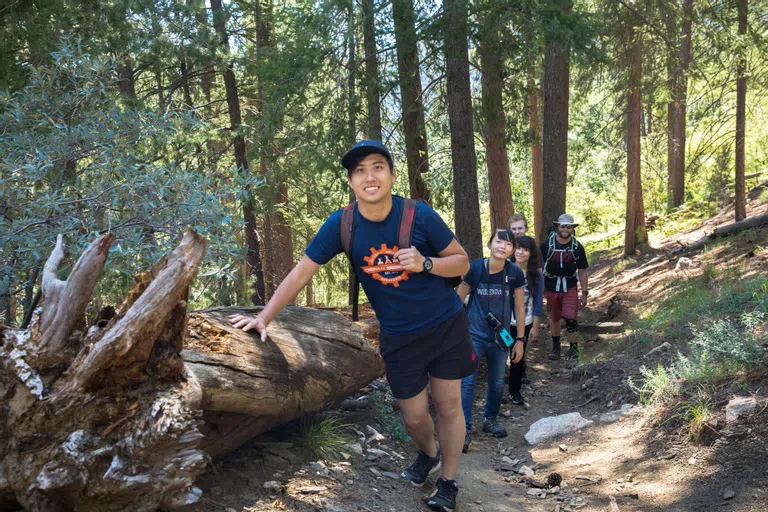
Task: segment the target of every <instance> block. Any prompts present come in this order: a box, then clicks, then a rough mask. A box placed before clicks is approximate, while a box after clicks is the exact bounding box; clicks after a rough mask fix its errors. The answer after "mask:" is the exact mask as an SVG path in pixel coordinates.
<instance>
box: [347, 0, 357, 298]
mask: <svg viewBox="0 0 768 512" xmlns="http://www.w3.org/2000/svg"><path fill="white" fill-rule="evenodd" d="M347 7H348V9H349V11H348V13H347V43H346V44H347V55H348V57H347V69H348V72H349V74H348V75H347V147H348V148H351V147H352V146H354V145H355V142H357V123H355V120H356V118H357V109H356V106H355V89H356V82H355V72H356V70H357V39H356V37H355V35H356V34H355V3H354V1H352V0H350V1H349V4H348V5H347ZM349 199H350V201H355V200H356V198H355V193H354V191H352V190H351V189H350V191H349ZM348 275H349V279H348V281H347V283H348V284H347V293H348V295H349V305H350V306H355V305H356V302H358V298H357V297H355V292H356V291H357V290H356V285H355V283H356V279H355V269H354V268H353V267H352V265H351V264H350V265H349V270H348Z"/></svg>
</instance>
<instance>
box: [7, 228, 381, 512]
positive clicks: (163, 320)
mask: <svg viewBox="0 0 768 512" xmlns="http://www.w3.org/2000/svg"><path fill="white" fill-rule="evenodd" d="M113 242H114V236H113V235H109V234H108V235H103V236H102V237H100V238H99V239H97V240H96V241H95V242H93V243H92V244H91V245H90V247H88V249H86V251H85V252H84V253H83V254H82V255H81V257H80V259H79V260H78V261H77V263H76V264H75V266H74V268H73V270H72V272H71V274H70V276H69V277H68V279H67V280H66V281H60V280H59V279H57V277H56V270H57V268H58V266H59V264H60V263H61V260H62V259H63V257H64V250H63V244H62V241H61V237H59V239H58V240H57V244H56V248H55V249H54V251H53V253H52V254H51V257H50V258H49V259H48V262H47V263H46V265H45V270H44V275H43V283H42V292H43V303H42V307H41V308H38V310H37V311H36V312H35V315H34V317H33V320H32V322H31V323H30V325H29V327H28V328H27V329H25V330H12V329H6V330H4V331H0V339H1V340H2V346H0V399H1V400H2V402H1V403H0V419H1V420H2V421H0V510H4V509H5V508H10V507H13V506H18V505H21V506H23V507H24V508H25V509H27V510H30V511H45V512H58V511H69V510H75V511H86V512H90V511H100V512H101V511H143V510H146V511H150V510H157V509H158V508H159V509H173V508H176V507H179V506H182V505H185V504H189V503H193V502H195V501H197V500H198V499H199V497H200V495H201V491H200V490H199V489H197V488H196V487H194V481H195V478H196V477H197V475H198V474H199V473H200V472H202V470H203V469H204V468H205V464H206V460H207V458H208V457H209V456H210V457H218V456H221V455H224V454H226V453H229V452H230V451H232V450H233V449H235V448H237V447H238V446H240V445H241V444H243V443H244V442H246V441H248V440H249V439H251V438H253V437H255V436H256V435H258V434H260V433H262V432H264V431H266V430H268V429H270V428H272V427H275V426H277V425H280V424H282V423H285V422H287V421H290V420H292V419H294V418H296V417H299V416H301V415H302V414H304V413H306V412H312V411H317V410H320V409H322V408H323V407H324V406H326V405H327V404H330V403H333V402H336V401H339V400H341V399H343V398H345V397H346V396H348V395H349V394H351V393H353V392H355V391H356V390H358V389H360V388H361V387H363V386H365V385H366V384H368V383H369V382H370V381H371V380H373V379H375V378H377V377H380V376H381V375H383V373H384V364H383V361H382V359H381V357H380V356H379V354H378V351H377V350H376V349H375V348H374V347H373V346H372V345H371V344H370V343H368V342H367V341H366V340H365V339H364V337H363V332H362V329H361V328H360V327H359V326H357V325H355V324H353V323H352V322H351V321H349V320H348V319H346V318H344V317H343V316H341V315H338V314H336V313H333V312H330V311H322V310H315V309H308V308H287V309H286V310H285V311H283V312H282V313H280V315H278V317H277V318H276V319H275V321H274V322H273V323H272V324H271V325H270V326H269V330H268V334H269V336H268V339H267V342H266V343H261V341H260V340H259V339H258V338H257V337H256V335H255V334H252V333H245V332H243V331H241V330H239V329H234V328H233V327H231V326H230V325H229V323H228V322H227V318H226V317H227V316H228V315H230V314H233V313H246V314H255V313H256V311H257V309H255V308H214V309H210V310H206V311H201V312H195V313H191V314H189V315H188V314H187V302H186V300H187V294H188V290H189V286H190V283H191V282H192V280H193V278H194V277H195V275H196V273H197V269H198V267H199V265H200V263H201V261H202V258H203V254H204V252H205V240H204V239H203V238H202V237H201V236H199V235H198V234H197V233H195V232H194V231H189V232H187V233H186V235H185V236H184V238H183V240H182V242H181V244H180V245H179V246H178V247H177V248H176V249H175V250H173V251H172V252H170V253H168V254H167V255H165V256H164V257H163V258H162V259H161V260H160V261H158V262H157V263H156V264H155V265H154V266H153V267H152V268H151V269H150V270H149V271H147V272H145V273H143V274H141V275H139V276H137V278H136V284H135V286H134V287H133V289H132V290H131V291H130V292H129V294H128V296H127V298H126V299H125V301H124V302H123V304H122V305H121V306H120V307H118V308H116V309H115V308H111V307H107V308H105V309H104V310H103V311H102V312H101V313H100V314H99V315H98V317H97V318H96V320H95V321H93V322H92V325H90V326H89V325H87V324H86V321H85V309H86V306H87V304H88V302H89V301H90V298H91V295H92V293H93V290H94V287H95V285H96V281H97V279H98V277H99V275H100V274H101V272H102V270H103V267H104V262H105V261H106V258H107V254H108V251H109V248H110V246H111V245H112V243H113Z"/></svg>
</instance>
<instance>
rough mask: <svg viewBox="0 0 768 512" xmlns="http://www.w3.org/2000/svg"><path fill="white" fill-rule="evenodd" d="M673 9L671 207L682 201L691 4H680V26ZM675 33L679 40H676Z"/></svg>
mask: <svg viewBox="0 0 768 512" xmlns="http://www.w3.org/2000/svg"><path fill="white" fill-rule="evenodd" d="M676 11H677V9H676V5H675V9H674V10H673V11H672V13H671V14H670V23H669V25H670V35H671V36H672V37H671V40H672V41H676V42H679V45H680V46H679V50H678V51H677V52H674V51H673V57H672V58H670V63H669V86H670V89H671V90H670V96H671V101H670V102H669V104H668V105H667V122H668V124H669V126H668V138H667V167H668V170H667V172H668V187H669V196H670V200H671V206H673V207H676V206H680V205H681V204H683V202H684V201H685V126H686V103H687V96H688V67H689V65H690V62H691V30H692V23H693V20H692V17H693V0H683V11H682V23H680V24H678V22H677V16H676ZM678 32H680V33H679V36H678Z"/></svg>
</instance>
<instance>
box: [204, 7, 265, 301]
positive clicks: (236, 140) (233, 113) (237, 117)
mask: <svg viewBox="0 0 768 512" xmlns="http://www.w3.org/2000/svg"><path fill="white" fill-rule="evenodd" d="M211 10H212V11H213V24H214V28H215V29H216V33H217V34H218V36H219V39H220V44H221V47H222V49H223V50H224V52H225V53H226V54H229V37H228V35H227V25H226V16H225V14H224V11H223V9H222V6H221V0H211ZM224 91H225V93H226V96H227V106H228V108H229V123H230V125H231V129H232V133H233V134H234V137H233V144H232V145H233V148H234V153H235V164H236V165H237V167H238V168H240V169H241V170H242V172H245V173H247V172H249V171H250V166H249V164H248V158H247V157H246V147H245V138H244V137H243V134H242V132H241V131H240V130H241V125H242V117H241V114H240V97H239V95H238V92H237V80H236V79H235V69H234V65H233V64H232V62H228V63H227V65H226V67H225V69H224ZM245 197H246V199H245V200H244V201H243V206H242V211H243V220H244V222H245V240H246V245H247V247H248V251H247V253H246V256H245V262H246V266H247V268H248V277H251V278H253V284H254V292H253V295H252V296H251V301H252V302H253V303H254V304H256V305H261V304H264V303H265V293H264V273H263V270H262V267H261V255H260V251H259V249H260V247H259V235H258V231H257V225H256V216H255V215H254V213H253V211H254V208H255V207H256V205H255V201H254V198H253V191H252V190H250V188H248V189H247V190H246V191H245Z"/></svg>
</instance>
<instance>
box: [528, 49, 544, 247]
mask: <svg viewBox="0 0 768 512" xmlns="http://www.w3.org/2000/svg"><path fill="white" fill-rule="evenodd" d="M529 60H530V67H529V68H528V129H529V130H530V132H531V136H532V137H535V138H534V140H533V142H532V143H531V175H532V181H533V227H534V233H535V236H536V241H537V242H539V243H541V242H542V241H543V240H544V235H545V234H546V227H545V225H544V218H543V205H544V193H543V179H544V176H543V174H542V173H543V167H544V163H543V161H542V158H543V156H542V154H541V128H540V125H539V91H538V89H537V87H536V57H535V56H534V55H533V54H531V55H530V56H529Z"/></svg>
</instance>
